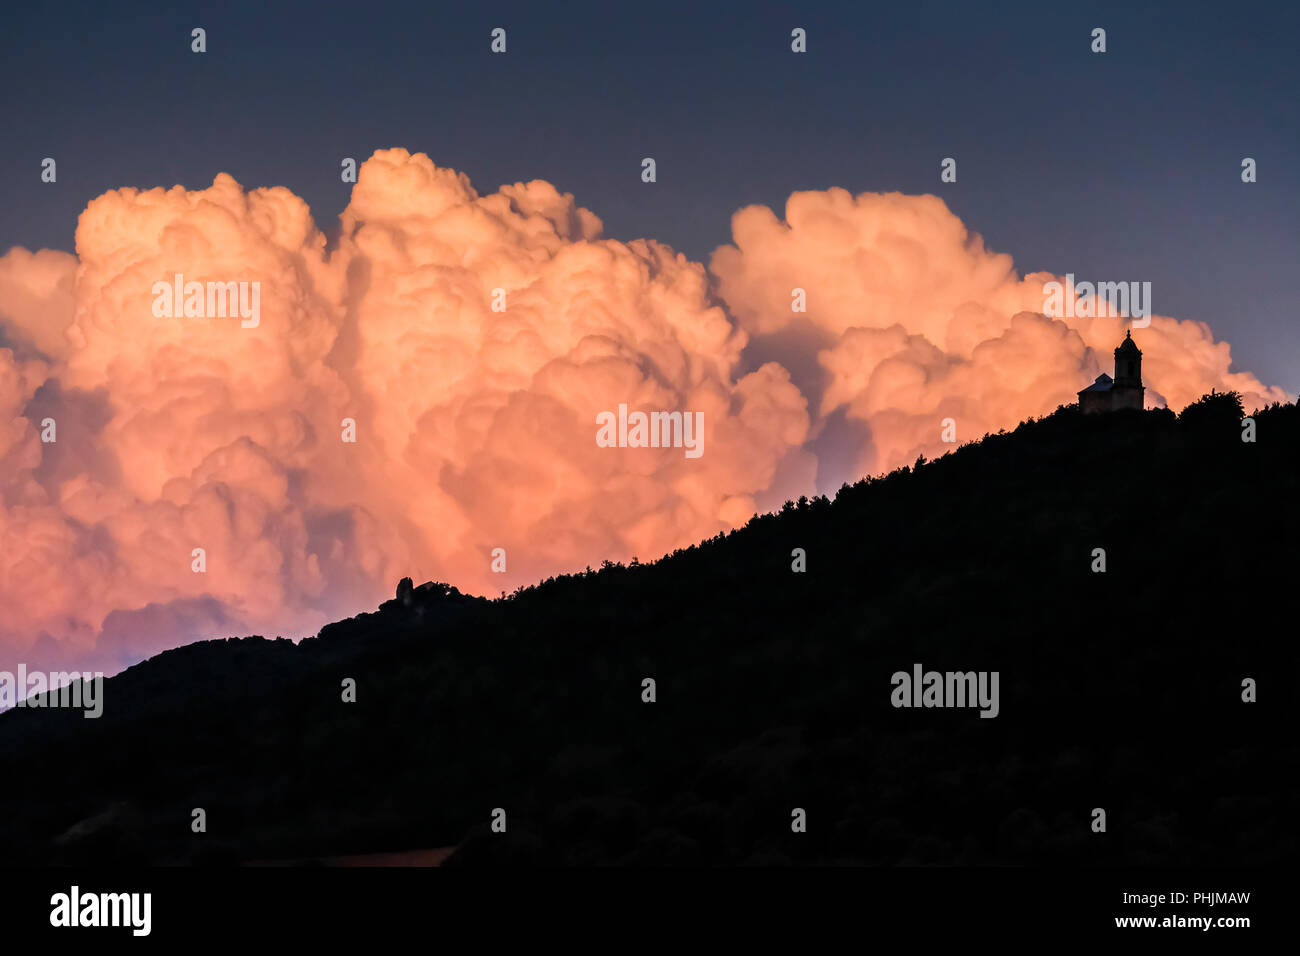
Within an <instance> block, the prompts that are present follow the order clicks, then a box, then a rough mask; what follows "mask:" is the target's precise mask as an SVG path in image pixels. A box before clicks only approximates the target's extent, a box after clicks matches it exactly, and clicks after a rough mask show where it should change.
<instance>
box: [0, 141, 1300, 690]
mask: <svg viewBox="0 0 1300 956" xmlns="http://www.w3.org/2000/svg"><path fill="white" fill-rule="evenodd" d="M600 232H601V223H600V220H599V219H597V218H596V216H594V215H593V214H592V213H590V212H589V211H587V210H586V209H583V208H581V207H579V206H578V205H576V203H575V202H574V200H573V197H572V196H569V195H567V194H561V193H559V192H557V191H556V190H555V188H554V187H552V186H551V185H550V184H548V183H545V182H540V181H534V182H530V183H518V184H515V185H513V186H505V187H502V188H501V189H500V190H499V191H498V192H496V193H492V194H488V195H479V194H478V193H477V192H476V191H475V190H474V188H473V187H472V186H471V184H470V182H469V180H468V179H467V178H466V177H465V176H464V175H461V174H458V173H456V172H454V171H452V170H448V169H440V168H438V167H436V166H435V165H434V164H433V163H432V162H431V161H430V160H429V159H428V158H427V157H425V156H424V155H423V154H417V155H414V156H412V155H410V154H409V153H407V152H406V151H405V150H388V151H382V152H379V153H376V154H375V155H374V156H373V157H372V158H371V159H370V160H369V161H368V162H366V163H365V164H364V165H363V166H362V168H361V171H360V176H359V178H358V182H357V184H356V186H355V187H354V189H353V193H352V197H351V202H350V204H349V206H348V208H347V209H346V210H345V212H344V213H343V217H342V231H341V236H340V239H339V242H338V245H337V248H334V249H327V245H326V241H325V238H324V236H323V235H322V233H321V232H320V231H319V230H318V229H317V227H316V225H315V224H314V222H313V221H312V218H311V215H310V211H309V210H308V208H307V206H306V205H305V204H304V203H303V202H302V201H301V200H300V199H298V198H297V197H296V196H294V195H293V194H292V193H290V192H289V191H288V190H285V189H282V188H275V189H255V190H252V191H246V190H244V189H243V188H242V187H241V186H240V185H239V184H238V183H236V182H235V181H234V180H233V179H231V178H230V177H228V176H225V175H221V176H218V177H217V179H216V180H215V181H214V182H213V184H212V186H211V187H210V188H208V189H204V190H195V191H189V190H185V189H182V188H180V187H176V188H173V189H171V190H166V191H164V190H162V189H154V190H149V191H144V192H141V191H137V190H134V189H123V190H118V191H114V192H110V193H107V194H105V195H103V196H100V197H99V198H97V199H95V200H93V201H92V202H91V203H90V204H89V206H88V207H87V209H86V211H85V212H84V213H83V215H82V217H81V221H80V223H79V225H78V228H77V255H76V256H75V257H74V256H69V255H66V254H64V253H58V252H51V251H48V250H44V251H41V252H37V253H31V252H28V251H26V250H24V249H13V250H11V251H10V252H9V253H8V254H7V255H5V256H4V257H2V258H0V456H2V457H0V498H2V505H3V506H2V507H0V669H13V666H14V665H16V663H17V662H19V661H23V662H26V663H29V664H31V665H33V666H45V665H49V666H54V665H58V666H70V665H74V664H76V665H82V666H90V665H92V664H93V665H95V666H99V667H102V668H104V669H112V668H116V667H119V666H121V665H123V664H126V663H130V662H132V661H134V660H138V659H140V658H142V657H144V656H147V655H148V654H151V653H153V652H155V651H157V650H159V649H161V648H164V647H168V646H174V645H176V644H180V643H184V642H186V641H188V640H193V639H196V638H200V637H207V636H226V635H231V634H242V633H264V634H286V635H293V636H299V635H302V634H307V633H311V632H312V631H314V630H315V629H316V628H317V627H319V626H320V625H321V624H322V623H324V622H325V621H328V620H332V619H334V618H337V617H340V616H346V615H349V614H352V613H355V612H356V611H357V610H359V609H363V608H366V607H370V606H373V605H374V604H375V603H376V601H378V600H379V599H381V598H382V597H383V596H385V595H386V594H388V593H390V592H391V588H392V585H393V582H394V581H395V580H396V579H397V578H398V577H401V576H405V575H410V576H412V577H414V578H416V579H417V580H422V579H427V578H434V579H440V580H446V581H450V582H452V583H453V584H456V585H457V586H459V587H461V588H463V589H467V590H471V591H477V592H480V593H488V594H495V593H498V592H500V591H503V590H510V589H513V588H514V587H515V586H516V585H518V584H521V583H525V582H529V581H535V580H537V579H538V578H540V577H544V576H546V575H548V574H552V573H556V572H559V571H565V570H573V569H579V568H582V567H583V566H585V565H595V564H599V563H600V562H601V561H603V560H605V559H614V560H626V559H629V558H631V557H633V556H636V557H640V558H641V559H643V560H646V559H651V558H654V557H657V556H659V555H661V554H663V553H664V552H666V551H669V550H671V549H672V548H674V547H677V546H681V545H684V544H687V543H689V542H692V541H696V540H699V539H700V538H703V537H707V536H709V535H712V534H714V533H716V532H718V531H720V530H724V529H726V528H729V527H734V526H737V525H740V524H743V523H744V522H745V521H746V520H747V518H748V517H749V516H750V515H751V514H753V513H754V511H755V510H756V509H768V508H772V507H774V506H776V505H778V504H779V503H780V502H781V501H782V500H784V499H785V498H786V497H791V496H797V495H799V494H803V493H807V492H811V491H812V490H813V489H814V488H815V487H817V486H821V487H822V489H823V490H829V489H833V488H834V487H835V486H836V485H838V483H839V482H840V481H843V480H848V479H851V478H856V477H858V476H860V475H861V474H863V473H869V472H876V471H880V470H884V469H887V468H891V467H894V466H896V465H898V464H901V463H905V462H908V461H910V460H912V459H913V458H914V457H915V456H916V454H918V453H920V452H922V451H924V452H926V453H927V454H934V453H942V451H943V450H945V448H946V447H947V446H944V445H942V444H941V443H940V440H939V437H940V421H941V419H943V418H945V417H952V418H953V419H955V421H956V422H957V423H958V428H959V430H960V435H959V438H960V439H961V440H966V439H972V438H976V437H978V436H979V435H980V434H982V433H984V432H985V431H988V430H996V429H998V428H1001V427H1004V426H1009V425H1013V424H1015V422H1017V421H1019V420H1020V419H1022V418H1024V417H1026V416H1028V415H1036V414H1042V413H1044V412H1047V411H1050V410H1051V409H1052V408H1054V407H1055V406H1056V405H1057V404H1060V403H1062V402H1068V401H1072V400H1073V397H1074V392H1075V390H1077V389H1078V388H1079V387H1080V383H1083V382H1086V381H1089V380H1090V379H1091V378H1092V377H1093V376H1095V375H1096V374H1097V372H1098V371H1100V370H1102V369H1103V368H1105V367H1108V357H1109V350H1110V348H1112V347H1113V346H1114V344H1115V343H1116V342H1117V341H1118V339H1119V337H1120V336H1121V334H1122V333H1121V328H1122V322H1121V320H1120V319H1118V318H1114V317H1105V318H1096V319H1068V320H1058V319H1049V318H1046V317H1044V316H1043V315H1042V314H1041V310H1042V308H1043V283H1044V281H1046V280H1047V279H1049V278H1051V277H1048V276H1041V275H1039V276H1028V277H1025V278H1023V279H1021V278H1019V277H1018V276H1017V275H1016V274H1015V272H1014V269H1013V267H1012V263H1011V261H1010V260H1009V259H1008V258H1007V257H1006V256H1000V255H994V254H991V253H989V252H986V251H985V250H984V249H983V248H982V245H981V244H980V243H979V241H978V239H975V238H972V237H971V236H969V235H968V234H967V232H966V230H965V229H964V227H963V226H962V224H961V222H960V221H959V220H957V218H956V217H954V216H953V215H952V214H951V213H950V212H949V211H948V210H947V208H946V207H945V206H944V205H943V204H942V203H941V202H940V201H939V200H937V199H935V198H933V197H928V196H925V197H903V196H897V195H888V196H879V195H863V196H859V197H856V198H854V197H852V196H850V195H849V194H848V193H845V192H843V191H842V190H830V191H828V192H825V193H797V194H795V195H794V196H792V197H791V199H790V201H789V204H788V206H787V209H786V220H785V221H784V222H782V221H779V220H778V219H777V218H776V217H775V215H773V214H772V213H771V212H770V211H769V210H767V209H765V208H761V207H754V208H749V209H744V210H741V211H740V212H738V213H737V214H736V216H735V220H734V245H731V246H725V247H723V248H721V249H719V250H718V251H717V252H716V253H715V255H714V257H713V260H712V264H711V271H712V273H713V276H710V275H709V273H708V272H707V271H706V270H705V268H704V266H703V265H701V264H699V263H695V262H691V261H689V260H687V259H686V258H685V257H683V256H681V255H679V254H677V253H675V252H674V251H673V250H672V249H670V248H668V247H667V246H664V245H662V244H661V243H658V242H655V241H653V240H637V241H634V242H628V243H623V242H617V241H613V240H608V239H602V238H600ZM795 288H801V289H803V290H805V294H806V298H807V312H806V313H796V312H793V311H792V309H791V301H792V290H793V289H795ZM250 290H256V294H255V296H254V297H253V298H252V304H253V305H254V310H253V312H251V313H250V312H247V311H243V312H241V311H240V308H239V306H241V305H242V306H248V305H249V301H248V298H247V296H246V297H244V298H241V295H240V293H243V292H247V291H250ZM711 290H712V291H711ZM178 292H179V294H177V293H178ZM249 315H252V316H253V318H251V319H250V318H249V317H248V316H249ZM1142 335H1143V338H1142V347H1143V349H1144V351H1145V365H1144V372H1145V374H1146V378H1147V384H1148V386H1149V390H1148V395H1149V396H1150V397H1151V398H1152V400H1153V401H1155V402H1156V403H1159V402H1161V401H1167V402H1168V403H1169V404H1170V405H1173V406H1178V405H1181V404H1184V403H1186V402H1187V401H1189V400H1191V399H1193V398H1195V397H1197V396H1198V395H1200V394H1201V393H1203V392H1205V391H1207V390H1208V389H1209V388H1210V387H1212V386H1213V387H1218V388H1236V389H1239V390H1241V391H1242V392H1244V393H1245V395H1246V403H1247V405H1248V406H1250V405H1252V404H1261V403H1263V402H1265V401H1271V400H1277V399H1281V398H1283V397H1284V396H1282V394H1281V393H1280V392H1278V391H1276V390H1273V389H1267V388H1265V387H1263V386H1262V385H1260V383H1259V382H1258V381H1256V380H1255V379H1254V378H1253V377H1252V376H1249V375H1245V374H1237V373H1229V372H1228V366H1229V356H1228V349H1227V346H1226V345H1225V344H1222V343H1215V342H1214V341H1213V339H1212V338H1211V336H1210V333H1209V330H1208V329H1207V328H1206V327H1205V326H1203V325H1200V324H1196V323H1189V322H1178V321H1176V320H1174V319H1168V318H1163V317H1159V316H1157V317H1155V318H1154V319H1153V321H1152V324H1151V327H1150V328H1149V329H1146V330H1145V331H1144V332H1143V333H1142ZM620 406H623V407H624V408H625V409H626V410H630V411H632V412H636V411H641V412H645V413H654V412H662V413H680V414H682V415H698V416H700V420H701V421H702V422H703V434H702V436H698V437H699V440H700V441H701V442H702V444H701V445H700V449H702V453H701V454H699V455H698V456H696V455H687V454H684V453H683V448H682V447H681V446H680V445H673V444H672V443H669V442H663V443H656V444H661V447H635V446H636V445H637V441H636V440H635V438H632V439H631V440H629V441H627V442H619V443H617V444H616V446H615V447H607V446H608V445H609V443H608V442H604V443H598V442H597V441H596V435H597V430H598V429H597V421H598V418H600V417H601V416H602V413H617V412H618V410H619V409H620ZM502 568H504V569H505V570H504V571H502V570H501V569H502Z"/></svg>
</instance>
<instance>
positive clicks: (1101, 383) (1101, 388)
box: [1079, 372, 1114, 395]
mask: <svg viewBox="0 0 1300 956" xmlns="http://www.w3.org/2000/svg"><path fill="white" fill-rule="evenodd" d="M1113 384H1114V380H1113V379H1112V378H1111V377H1110V376H1109V375H1107V374H1106V373H1105V372H1102V373H1101V374H1100V375H1098V376H1097V381H1095V382H1093V383H1092V384H1091V385H1089V386H1088V387H1087V388H1085V389H1083V390H1082V391H1080V392H1079V394H1080V395H1082V394H1083V393H1084V392H1109V391H1110V387H1111V385H1113Z"/></svg>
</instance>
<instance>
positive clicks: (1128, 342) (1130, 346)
mask: <svg viewBox="0 0 1300 956" xmlns="http://www.w3.org/2000/svg"><path fill="white" fill-rule="evenodd" d="M1130 353H1133V354H1137V355H1141V354H1142V350H1141V349H1139V348H1138V347H1137V343H1136V342H1134V341H1133V333H1132V332H1125V333H1124V341H1123V342H1121V343H1119V348H1117V349H1116V350H1115V354H1116V355H1128V354H1130Z"/></svg>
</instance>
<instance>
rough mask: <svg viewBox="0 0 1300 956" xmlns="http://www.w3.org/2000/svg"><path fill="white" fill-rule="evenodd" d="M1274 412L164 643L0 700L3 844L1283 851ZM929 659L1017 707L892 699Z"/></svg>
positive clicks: (1286, 490) (805, 504)
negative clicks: (622, 558) (660, 554)
mask: <svg viewBox="0 0 1300 956" xmlns="http://www.w3.org/2000/svg"><path fill="white" fill-rule="evenodd" d="M1255 420H1256V423H1257V430H1258V438H1257V441H1256V442H1254V443H1246V442H1243V441H1241V437H1240V436H1241V427H1240V423H1239V421H1238V413H1237V411H1236V410H1235V409H1234V408H1232V407H1231V399H1230V398H1229V399H1224V397H1223V396H1215V397H1213V398H1211V399H1209V400H1207V401H1204V402H1203V403H1202V404H1198V405H1196V406H1193V407H1192V408H1191V409H1189V411H1188V412H1187V413H1185V414H1184V416H1183V418H1182V419H1181V420H1177V419H1175V416H1174V415H1173V414H1172V413H1169V412H1164V411H1152V412H1122V413H1115V414H1112V415H1096V416H1086V417H1085V416H1080V415H1079V414H1078V412H1077V410H1075V409H1072V408H1071V409H1061V410H1058V412H1057V413H1055V414H1053V415H1051V416H1048V417H1047V418H1044V419H1042V420H1040V421H1036V422H1029V423H1026V424H1023V425H1021V426H1020V427H1019V428H1017V429H1016V430H1015V431H1014V432H1012V433H1009V434H1000V435H996V436H990V437H988V438H986V439H985V440H984V441H982V442H979V443H977V444H972V445H969V446H965V447H962V448H960V449H958V450H957V451H955V452H954V453H952V454H950V455H947V456H945V457H943V458H942V459H939V460H937V461H933V462H925V463H921V464H919V465H918V466H917V467H915V468H914V469H906V468H905V469H902V470H901V471H897V472H894V473H892V474H890V475H887V476H883V477H881V478H877V479H873V480H867V481H862V482H859V483H858V484H856V485H853V486H851V487H846V488H844V489H842V490H841V492H840V493H839V495H837V496H836V498H835V499H834V500H833V501H829V500H827V499H825V498H817V499H812V500H804V499H801V500H800V501H799V502H798V503H789V504H787V505H786V507H785V509H784V510H783V511H782V512H781V513H779V514H773V515H764V516H761V517H757V518H755V519H754V520H752V521H751V522H750V523H749V525H748V526H746V527H745V528H744V529H742V530H740V531H737V532H734V533H731V534H729V535H725V536H719V537H717V538H714V539H712V540H709V541H706V542H704V543H702V544H700V545H697V546H693V547H690V548H687V549H685V550H683V551H679V552H676V553H674V554H673V555H671V556H669V557H667V558H665V559H663V560H662V561H659V562H656V563H654V564H648V565H636V564H634V565H632V566H631V567H624V566H619V565H612V564H607V565H606V566H605V567H603V568H601V569H600V570H598V571H592V572H589V573H585V574H579V575H574V576H566V577H561V578H557V579H552V580H548V581H546V582H544V583H542V584H540V585H538V586H537V587H533V588H528V589H525V590H523V591H521V592H518V593H517V594H515V595H513V596H511V597H510V598H508V599H505V600H498V601H491V602H489V601H485V600H483V599H480V598H470V597H466V596H464V595H461V594H460V593H459V592H457V591H456V590H455V589H448V588H445V587H444V586H430V587H426V588H423V589H420V588H417V589H414V590H411V589H410V588H409V585H406V586H404V587H402V588H401V589H400V593H401V599H400V600H394V601H390V602H388V603H386V604H385V605H384V606H383V607H381V608H380V609H379V611H378V612H377V613H373V614H363V615H360V616H358V617H356V618H353V619H350V620H348V621H343V622H340V623H338V624H335V625H331V626H330V627H328V628H326V629H325V630H324V631H323V632H322V633H321V635H320V636H319V637H317V638H315V639H312V640H307V641H303V642H302V643H301V644H298V645H294V644H293V643H291V642H289V641H268V640H264V639H262V638H245V639H242V640H226V641H208V642H204V643H201V644H196V645H192V646H190V647H186V648H182V649H179V650H175V651H170V652H168V653H165V654H161V655H159V656H158V657H156V658H154V659H152V660H150V661H147V662H145V663H143V664H140V665H138V666H136V667H133V668H131V669H130V670H128V671H127V672H125V673H123V674H121V675H119V676H118V677H116V678H114V679H112V680H110V681H108V682H107V684H106V687H105V691H104V694H105V705H104V706H105V710H104V716H103V717H102V718H100V719H98V720H85V719H83V718H82V716H81V714H80V713H79V712H71V711H67V712H60V711H39V710H22V711H13V712H10V713H8V714H5V715H0V780H3V781H4V787H3V790H2V793H0V859H3V860H4V861H5V862H7V863H42V862H83V861H104V862H110V861H111V862H125V861H147V862H237V861H248V860H256V859H278V858H302V857H312V856H330V855H338V854H348V853H372V852H379V851H386V850H404V849H417V848H424V847H441V846H450V845H459V847H460V849H459V850H458V851H457V853H455V854H454V855H453V856H452V858H451V860H450V861H449V864H454V863H475V862H485V863H487V862H503V861H509V862H544V863H577V864H583V863H654V864H665V863H667V864H673V863H692V864H694V863H703V864H712V863H759V862H770V863H787V862H793V863H813V862H859V863H868V864H896V863H957V864H976V863H1016V864H1018V863H1047V864H1060V865H1078V864H1083V865H1091V864H1101V863H1115V864H1147V863H1150V864H1169V865H1178V864H1197V863H1205V864H1211V863H1214V864H1256V863H1266V862H1276V861H1281V860H1283V859H1288V858H1290V857H1292V856H1293V855H1294V854H1295V852H1296V850H1297V841H1296V824H1295V814H1294V808H1295V807H1296V806H1297V805H1298V804H1300V799H1298V797H1300V794H1298V793H1297V784H1296V781H1297V780H1298V779H1300V772H1298V771H1300V748H1298V747H1297V743H1296V736H1295V719H1294V714H1293V713H1292V712H1291V710H1290V707H1289V703H1290V700H1291V699H1292V695H1291V689H1292V686H1293V682H1294V680H1295V675H1296V672H1297V671H1296V665H1297V663H1298V661H1300V655H1298V654H1297V652H1296V645H1295V637H1294V631H1295V616H1296V614H1295V612H1296V592H1295V590H1294V583H1293V582H1294V578H1295V570H1294V563H1295V562H1294V557H1295V555H1296V553H1297V543H1298V542H1300V518H1298V509H1297V507H1296V501H1297V498H1298V497H1300V480H1298V478H1297V475H1298V474H1300V469H1298V468H1297V465H1298V464H1300V411H1298V410H1297V408H1296V407H1295V406H1291V405H1287V406H1274V407H1272V408H1269V409H1266V410H1263V411H1261V412H1259V413H1258V414H1257V415H1256V416H1255ZM794 548H803V549H805V550H806V552H807V571H806V573H794V572H792V570H791V561H792V558H791V551H792V549H794ZM1095 548H1103V549H1105V557H1106V571H1105V573H1094V572H1093V571H1092V570H1091V566H1092V564H1093V556H1092V555H1093V549H1095ZM916 663H920V664H922V665H923V666H924V668H925V669H927V670H929V669H935V670H940V671H949V670H961V671H966V670H986V671H997V672H999V674H1000V702H999V707H1000V713H999V714H998V716H997V717H996V718H994V719H981V718H980V717H979V715H978V710H977V709H947V708H945V709H914V708H895V707H893V706H892V705H891V692H892V687H891V675H892V674H893V673H894V672H895V671H907V672H909V673H910V672H911V669H912V666H913V664H916ZM647 677H649V678H654V680H655V681H656V682H657V701H656V702H654V703H644V702H642V680H643V679H644V678H647ZM1248 677H1249V678H1253V679H1255V680H1256V681H1257V683H1258V694H1259V702H1258V703H1244V702H1243V701H1242V680H1243V679H1244V678H1248ZM345 678H354V679H355V680H356V682H357V687H358V690H357V702H356V703H344V702H342V700H341V682H342V681H343V680H344V679H345ZM195 807H202V808H204V809H205V810H206V812H207V818H208V832H207V833H205V834H194V833H192V832H191V830H190V819H191V816H190V815H191V811H192V809H193V808H195ZM495 807H501V808H504V809H505V810H506V812H507V815H508V824H509V826H508V832H507V833H506V834H505V835H495V834H492V833H490V832H489V829H488V824H489V820H490V815H491V813H492V810H493V808H495ZM795 807H800V808H804V809H805V810H806V811H807V821H808V827H807V832H806V833H792V832H791V825H790V822H791V811H792V809H793V808H795ZM1095 807H1101V808H1104V809H1105V810H1106V814H1107V832H1105V833H1101V834H1099V833H1094V832H1092V829H1091V827H1090V824H1091V822H1092V816H1091V814H1092V811H1093V808H1095ZM78 824H81V825H80V826H77V825H78ZM74 827H75V829H74Z"/></svg>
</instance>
